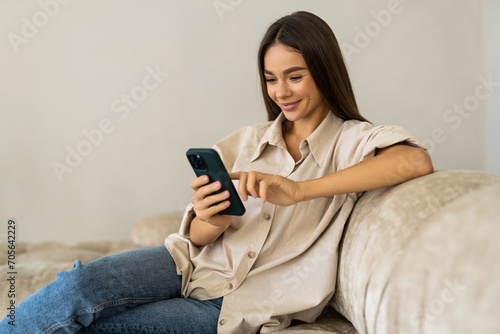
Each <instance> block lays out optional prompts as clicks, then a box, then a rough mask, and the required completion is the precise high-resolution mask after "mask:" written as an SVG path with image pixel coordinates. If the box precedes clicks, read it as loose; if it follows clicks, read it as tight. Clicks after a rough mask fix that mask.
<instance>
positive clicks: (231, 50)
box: [0, 0, 500, 241]
mask: <svg viewBox="0 0 500 334" xmlns="http://www.w3.org/2000/svg"><path fill="white" fill-rule="evenodd" d="M296 10H307V11H311V12H313V13H315V14H317V15H319V16H320V17H322V18H323V19H324V20H325V21H327V22H328V24H329V25H330V26H331V27H332V29H333V30H334V32H335V34H336V36H337V39H338V40H339V42H340V43H341V45H342V48H343V50H344V56H345V58H346V60H347V63H348V67H349V71H350V74H351V79H352V82H353V85H354V89H355V93H356V97H357V100H358V104H359V107H360V110H361V113H362V114H363V115H364V116H365V117H367V118H368V119H369V120H371V121H372V122H373V123H376V124H398V125H402V126H403V127H405V128H407V129H408V130H409V131H410V132H412V133H413V134H414V135H416V136H417V137H418V138H420V139H421V140H422V141H423V142H424V143H425V144H426V145H427V146H428V148H429V150H430V152H431V155H432V158H433V161H434V165H435V168H436V169H469V170H478V171H486V172H492V173H495V174H500V161H499V159H500V135H499V133H498V131H497V130H496V127H497V126H498V125H499V124H500V115H499V110H500V108H499V106H500V93H499V92H498V91H499V90H500V86H499V85H498V84H497V86H492V87H489V88H490V91H488V88H487V87H484V85H483V84H482V82H483V81H484V80H486V81H488V80H490V81H494V82H500V68H499V63H498V59H500V51H499V41H500V25H499V23H498V17H500V5H499V2H498V1H495V0H489V1H488V0H484V1H480V0H419V1H411V0H400V1H397V0H365V1H350V0H337V1H320V0H307V1H305V0H303V1H300V0H287V1H284V0H281V1H280V0H251V1H250V0H220V1H213V0H192V1H179V0H176V1H173V0H151V1H119V0H109V1H103V0H85V1H78V0H73V1H67V0H66V1H62V0H60V1H59V2H58V1H56V0H40V1H12V0H0V37H1V38H0V52H1V53H0V115H1V116H0V117H1V118H0V136H1V137H0V139H1V140H0V162H1V163H0V219H1V222H0V235H1V236H3V237H5V236H6V232H7V222H8V219H9V218H15V219H16V222H17V240H18V241H43V240H104V239H128V238H129V237H130V229H131V226H132V224H133V223H134V222H136V221H138V220H140V219H142V218H144V217H148V216H153V215H156V214H159V213H165V212H180V211H182V210H184V207H185V206H186V205H187V203H188V202H189V201H190V198H191V195H192V192H191V189H190V187H189V182H190V181H191V179H192V178H193V177H194V173H193V172H192V170H191V169H190V167H189V165H188V162H187V160H186V158H185V152H186V150H187V149H188V148H190V147H210V146H212V145H213V144H214V143H215V142H217V141H218V140H220V139H221V138H223V137H224V136H226V135H228V134H230V133H231V132H233V131H234V130H236V129H238V128H240V127H242V126H245V125H248V124H253V123H258V122H264V121H266V113H265V110H264V107H263V102H262V98H261V93H260V88H259V82H258V76H257V65H256V52H257V48H258V44H259V42H260V39H261V37H262V35H263V34H264V32H265V30H266V29H267V27H268V26H269V25H270V24H271V23H272V22H273V21H275V20H276V19H278V18H280V17H282V16H283V15H286V14H290V13H292V12H294V11H296ZM391 11H392V12H391ZM388 13H390V16H389V15H387V14H388ZM495 21H496V22H495ZM151 72H157V74H156V75H153V76H152V75H151ZM155 78H156V79H155ZM488 78H489V79H488ZM478 92H479V95H478ZM487 93H488V94H487ZM478 96H479V97H480V98H479V97H478ZM127 99H128V100H127ZM460 108H462V109H461V110H462V111H461V112H459V110H460ZM95 129H99V131H101V132H102V130H106V131H107V133H104V132H102V136H99V135H98V134H97V132H96V131H97V130H95ZM86 134H87V135H86ZM89 134H90V135H89ZM88 136H90V137H91V138H93V139H92V141H93V142H92V141H91V140H89V139H88V138H87V137H88ZM78 150H80V152H81V153H82V154H81V155H80V157H79V158H77V157H74V156H72V157H69V158H68V156H71V153H69V152H73V151H74V152H77V153H78ZM67 159H69V160H68V161H69V162H68V161H67ZM70 164H71V166H70ZM54 165H57V166H59V167H60V166H63V165H64V166H66V167H65V168H66V170H65V172H63V173H62V174H60V175H59V177H58V175H57V174H58V173H57V172H56V171H55V169H54Z"/></svg>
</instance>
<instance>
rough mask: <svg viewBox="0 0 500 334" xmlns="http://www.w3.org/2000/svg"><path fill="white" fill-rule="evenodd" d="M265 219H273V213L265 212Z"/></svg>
mask: <svg viewBox="0 0 500 334" xmlns="http://www.w3.org/2000/svg"><path fill="white" fill-rule="evenodd" d="M264 219H265V220H269V219H271V215H270V214H269V213H267V212H266V213H264Z"/></svg>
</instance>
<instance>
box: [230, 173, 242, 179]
mask: <svg viewBox="0 0 500 334" xmlns="http://www.w3.org/2000/svg"><path fill="white" fill-rule="evenodd" d="M240 175H241V172H233V173H229V178H231V180H239V179H240Z"/></svg>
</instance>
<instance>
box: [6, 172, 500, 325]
mask: <svg viewBox="0 0 500 334" xmlns="http://www.w3.org/2000/svg"><path fill="white" fill-rule="evenodd" d="M179 222H180V217H179V215H178V214H174V215H163V216H157V217H152V218H148V219H144V220H143V221H141V222H138V223H137V224H136V225H135V226H134V228H133V230H132V239H133V242H132V241H130V242H80V243H56V242H48V243H38V244H22V243H21V242H19V243H18V253H17V259H16V262H17V263H18V265H17V271H18V278H17V281H16V293H17V300H16V302H17V303H18V302H19V301H21V300H22V299H23V298H25V297H26V296H27V295H29V294H30V293H32V292H33V291H35V290H36V289H38V288H39V287H41V286H43V285H44V284H47V283H48V282H50V281H51V280H52V279H53V278H54V277H55V274H56V272H57V271H59V270H67V269H69V268H71V266H72V263H73V261H74V259H76V258H79V259H80V260H82V262H86V261H89V260H91V259H94V258H97V257H100V256H103V255H106V254H111V253H115V252H119V251H123V250H127V249H133V248H138V247H148V246H156V245H159V244H162V243H163V239H164V238H165V236H166V235H168V234H170V233H173V232H176V231H177V228H178V225H179ZM0 247H1V249H6V248H5V247H6V246H4V245H2V246H0ZM1 254H2V255H1V256H2V259H1V261H0V264H1V265H0V272H1V273H4V274H5V273H6V272H8V270H7V266H6V264H5V262H6V259H5V257H6V252H2V253H1ZM8 289H9V282H8V281H7V280H6V279H2V280H1V281H0V310H2V316H3V315H5V314H6V313H7V312H8V311H7V307H8V305H9V304H8V303H9V300H10V299H9V298H8V295H7V291H8ZM499 315H500V177H498V176H494V175H489V174H485V173H480V172H472V171H438V172H435V173H434V174H431V175H427V176H424V177H421V178H418V179H415V180H412V181H409V182H406V183H404V184H401V185H398V186H396V187H389V188H383V189H378V190H375V191H370V192H367V193H365V194H364V195H363V196H362V197H361V198H360V200H359V201H358V203H357V204H356V206H355V209H354V211H353V213H352V215H351V217H350V219H349V222H348V225H347V227H346V229H345V232H344V236H343V239H342V243H341V251H340V263H339V271H338V280H337V291H336V293H335V295H334V298H333V299H332V302H331V306H329V307H328V308H327V309H326V310H325V312H323V314H322V315H321V316H320V317H319V318H318V320H317V322H316V323H314V324H301V323H294V324H293V326H292V327H290V328H287V329H285V330H282V331H280V333H339V334H354V333H397V334H405V333H408V334H409V333H419V334H420V333H440V334H442V333H453V334H457V333H467V334H469V333H480V334H487V333H492V334H493V333H500V317H499Z"/></svg>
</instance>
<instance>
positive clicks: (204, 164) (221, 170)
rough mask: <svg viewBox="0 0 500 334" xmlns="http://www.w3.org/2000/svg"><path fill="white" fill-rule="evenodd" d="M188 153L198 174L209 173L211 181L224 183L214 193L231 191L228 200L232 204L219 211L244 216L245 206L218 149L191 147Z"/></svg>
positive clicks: (224, 213) (190, 161)
mask: <svg viewBox="0 0 500 334" xmlns="http://www.w3.org/2000/svg"><path fill="white" fill-rule="evenodd" d="M186 155H187V158H188V160H189V163H190V164H191V167H193V170H194V173H195V174H196V176H202V175H207V176H208V177H209V179H210V181H209V183H212V182H215V181H219V182H220V183H221V184H222V187H221V189H220V190H218V191H216V192H214V194H218V193H220V192H223V191H225V190H228V191H229V198H228V200H229V201H230V202H231V205H230V206H229V207H228V208H227V209H224V210H222V211H221V212H219V213H220V214H223V215H231V216H242V215H243V214H244V213H245V206H244V205H243V202H242V201H241V199H240V196H239V195H238V192H237V191H236V188H234V185H233V181H231V178H230V177H229V174H228V172H227V170H226V167H224V164H223V163H222V160H221V158H220V156H219V154H218V153H217V151H216V150H214V149H211V148H191V149H189V150H188V151H187V152H186Z"/></svg>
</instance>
